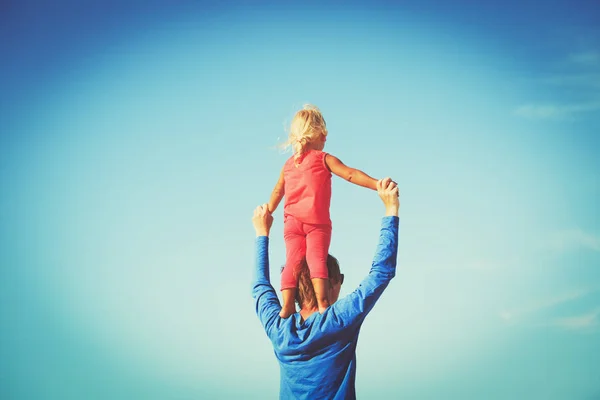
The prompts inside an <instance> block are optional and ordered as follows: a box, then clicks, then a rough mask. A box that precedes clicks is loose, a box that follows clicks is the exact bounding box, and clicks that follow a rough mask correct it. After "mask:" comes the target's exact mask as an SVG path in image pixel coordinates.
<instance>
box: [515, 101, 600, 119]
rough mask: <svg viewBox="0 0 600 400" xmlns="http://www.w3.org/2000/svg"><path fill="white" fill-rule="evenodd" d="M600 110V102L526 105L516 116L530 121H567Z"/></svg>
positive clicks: (517, 110) (521, 107)
mask: <svg viewBox="0 0 600 400" xmlns="http://www.w3.org/2000/svg"><path fill="white" fill-rule="evenodd" d="M596 110H600V101H594V102H588V103H579V104H565V105H559V104H526V105H522V106H520V107H518V108H517V109H516V110H515V115H518V116H520V117H525V118H530V119H567V118H574V117H575V116H576V115H578V114H581V113H586V112H591V111H596Z"/></svg>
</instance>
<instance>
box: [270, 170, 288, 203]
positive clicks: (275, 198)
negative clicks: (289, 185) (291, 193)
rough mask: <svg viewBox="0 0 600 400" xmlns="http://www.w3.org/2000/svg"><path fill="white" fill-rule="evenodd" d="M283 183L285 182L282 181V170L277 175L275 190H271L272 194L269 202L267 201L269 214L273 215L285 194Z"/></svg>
mask: <svg viewBox="0 0 600 400" xmlns="http://www.w3.org/2000/svg"><path fill="white" fill-rule="evenodd" d="M284 183H285V181H284V179H283V168H282V169H281V174H279V180H278V181H277V184H275V188H273V192H272V193H271V200H269V205H268V207H269V212H270V213H273V212H274V211H275V210H276V209H277V206H278V205H279V203H280V202H281V199H282V198H283V195H284V194H285V187H284Z"/></svg>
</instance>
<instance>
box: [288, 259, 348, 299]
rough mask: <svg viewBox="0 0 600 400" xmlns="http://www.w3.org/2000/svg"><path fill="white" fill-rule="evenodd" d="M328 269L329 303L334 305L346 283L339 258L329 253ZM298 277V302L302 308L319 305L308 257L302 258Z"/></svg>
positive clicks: (297, 271)
mask: <svg viewBox="0 0 600 400" xmlns="http://www.w3.org/2000/svg"><path fill="white" fill-rule="evenodd" d="M327 271H328V273H329V290H328V295H329V304H331V305H333V303H335V302H336V301H337V299H338V297H339V295H340V289H341V287H342V283H344V274H342V273H341V272H340V264H339V263H338V260H337V259H336V258H335V257H334V256H332V255H331V254H329V255H328V256H327ZM294 272H295V273H296V276H297V277H298V290H296V303H298V305H299V306H300V308H301V309H302V308H314V307H317V297H316V296H315V290H314V288H313V284H312V281H311V279H310V270H309V269H308V265H307V263H306V258H304V259H303V260H302V262H301V263H300V265H299V266H298V268H297V269H296V271H294Z"/></svg>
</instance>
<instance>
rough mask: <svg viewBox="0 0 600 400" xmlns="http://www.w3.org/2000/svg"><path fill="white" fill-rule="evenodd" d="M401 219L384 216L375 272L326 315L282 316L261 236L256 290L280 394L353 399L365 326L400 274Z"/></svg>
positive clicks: (259, 314)
mask: <svg viewBox="0 0 600 400" xmlns="http://www.w3.org/2000/svg"><path fill="white" fill-rule="evenodd" d="M398 227H399V219H398V217H395V216H392V217H384V218H383V220H382V224H381V231H380V235H379V244H378V246H377V250H376V252H375V257H374V259H373V264H372V266H371V270H370V272H369V274H368V275H367V277H366V278H364V279H363V281H362V282H361V283H360V285H359V286H358V288H357V289H356V290H354V292H352V293H350V294H349V295H347V296H346V297H344V298H342V299H340V300H338V301H337V302H335V303H334V304H332V305H331V306H330V307H329V308H327V310H325V312H324V313H323V314H320V313H318V312H315V313H313V314H311V315H310V316H309V317H308V318H307V319H306V320H302V317H301V316H300V314H299V313H296V314H293V315H292V316H290V317H289V318H286V319H282V318H280V317H279V312H280V310H281V305H280V303H279V299H278V298H277V294H276V292H275V290H274V289H273V286H272V285H271V282H270V278H269V256H268V250H269V249H268V245H269V238H268V237H267V236H259V237H258V238H257V239H256V271H255V281H254V286H253V289H252V297H253V298H254V302H255V307H256V313H257V315H258V317H259V319H260V321H261V323H262V325H263V327H264V329H265V332H266V334H267V336H268V337H269V339H270V340H271V343H272V344H273V349H274V351H275V356H276V357H277V359H278V360H279V366H280V392H279V395H280V398H282V399H311V400H312V399H354V398H356V393H355V387H354V382H355V376H356V344H357V341H358V334H359V331H360V327H361V325H362V323H363V321H364V319H365V317H366V316H367V314H368V313H369V312H370V311H371V309H372V308H373V306H374V305H375V303H376V302H377V300H378V299H379V297H380V296H381V294H382V293H383V291H384V290H385V288H386V287H387V286H388V284H389V282H390V280H391V279H392V278H393V277H394V276H395V274H396V260H397V254H398Z"/></svg>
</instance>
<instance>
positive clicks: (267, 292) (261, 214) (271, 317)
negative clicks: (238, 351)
mask: <svg viewBox="0 0 600 400" xmlns="http://www.w3.org/2000/svg"><path fill="white" fill-rule="evenodd" d="M252 224H253V225H254V229H255V230H256V267H255V271H254V284H253V286H252V297H253V298H254V305H255V307H256V314H257V315H258V318H259V319H260V322H261V323H262V325H263V327H264V328H265V331H266V332H267V335H268V334H269V331H270V329H271V326H272V325H273V323H274V322H275V321H276V320H277V318H278V317H279V311H281V305H280V303H279V299H278V298H277V294H276V293H275V289H273V286H272V285H271V281H270V278H269V232H270V230H271V225H272V224H273V216H272V215H271V213H270V212H269V210H268V206H267V205H266V204H264V205H262V206H258V207H257V208H256V209H255V210H254V216H253V217H252Z"/></svg>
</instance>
